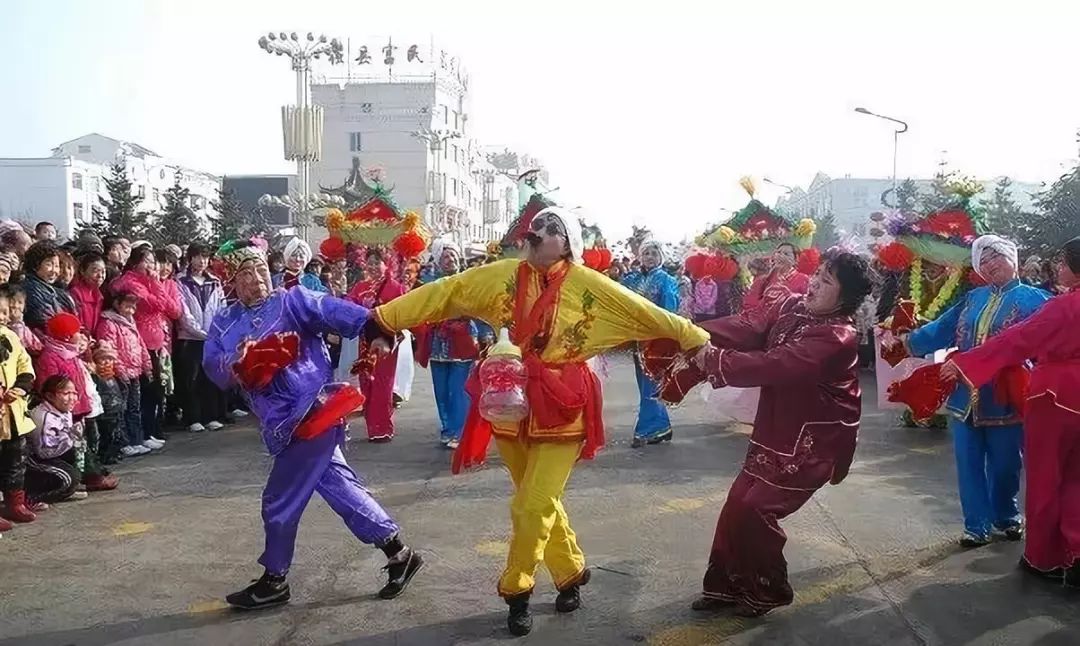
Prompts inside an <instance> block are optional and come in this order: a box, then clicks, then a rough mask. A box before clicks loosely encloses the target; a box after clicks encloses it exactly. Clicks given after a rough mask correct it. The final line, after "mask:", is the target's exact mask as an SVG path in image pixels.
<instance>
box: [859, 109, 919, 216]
mask: <svg viewBox="0 0 1080 646" xmlns="http://www.w3.org/2000/svg"><path fill="white" fill-rule="evenodd" d="M855 112H858V113H859V114H865V115H868V116H871V117H877V118H878V119H884V120H886V121H892V122H893V123H896V124H900V126H901V127H900V128H897V129H895V130H894V131H893V148H892V190H893V195H894V196H895V195H896V149H897V147H898V146H899V143H900V135H902V134H904V133H905V132H907V131H908V124H907V122H906V121H901V120H900V119H894V118H892V117H887V116H885V115H883V114H877V113H874V112H871V111H869V110H867V109H866V108H855Z"/></svg>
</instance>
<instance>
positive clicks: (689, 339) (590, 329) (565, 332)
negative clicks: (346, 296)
mask: <svg viewBox="0 0 1080 646" xmlns="http://www.w3.org/2000/svg"><path fill="white" fill-rule="evenodd" d="M522 262H525V261H523V260H502V261H499V262H495V263H491V264H489V265H484V266H482V267H476V268H474V269H470V270H468V271H466V272H463V273H460V274H455V275H453V276H447V277H445V278H441V279H439V280H437V281H435V282H433V283H430V284H428V285H424V286H423V287H420V288H418V289H415V290H413V291H411V292H409V293H408V294H406V295H404V296H401V297H399V298H396V299H394V300H393V301H391V302H389V303H387V304H385V305H380V306H379V307H377V308H376V309H375V317H376V320H377V321H378V322H379V324H380V325H381V326H382V327H383V328H384V329H386V330H387V331H388V332H397V331H400V330H404V329H407V328H412V327H416V326H419V325H423V324H426V323H437V322H439V321H445V320H448V319H454V318H459V317H470V318H477V319H480V320H483V321H485V322H486V323H488V324H489V325H491V326H492V327H493V328H495V329H496V330H498V329H499V328H502V327H505V328H512V327H513V317H514V305H515V303H514V299H515V298H516V295H517V275H518V266H519V264H520V263H522ZM552 270H554V268H553V269H552ZM552 270H549V271H552ZM531 276H532V283H533V284H531V285H529V287H528V290H527V292H526V293H527V299H528V302H527V303H526V311H529V308H531V306H532V304H533V302H535V300H536V298H537V297H538V296H539V294H540V290H541V285H540V279H541V275H540V272H538V271H537V272H533V273H532V274H531ZM556 308H557V309H556V314H555V324H554V326H553V330H552V333H551V339H550V340H549V341H548V343H547V346H546V347H545V348H544V350H543V352H542V354H541V355H540V359H541V360H542V361H543V362H544V363H545V364H547V365H548V366H555V365H557V364H566V363H578V362H583V361H586V360H587V359H589V358H591V357H594V356H596V355H598V354H600V353H602V352H604V351H606V350H610V349H612V348H615V347H618V346H620V345H623V344H625V343H628V342H632V341H648V340H652V339H674V340H675V341H677V342H678V343H679V345H680V346H681V347H682V349H683V350H691V349H693V348H696V347H698V346H701V345H702V344H704V343H706V342H708V340H709V334H708V333H707V332H705V331H704V330H702V329H701V328H699V327H697V326H696V325H694V324H693V323H691V322H690V321H688V320H686V319H685V318H682V317H680V316H678V315H676V314H672V313H671V312H668V311H666V310H664V309H662V308H660V307H657V306H656V305H653V304H652V303H651V302H649V301H648V300H647V299H645V298H643V297H642V296H640V295H638V294H635V293H634V292H631V291H630V290H628V289H626V288H625V287H623V286H622V285H620V284H619V283H617V282H615V281H613V280H611V279H610V278H608V277H607V276H605V275H603V274H600V273H598V272H596V271H593V270H592V269H588V268H586V267H583V266H581V265H576V264H575V265H571V267H570V268H569V270H568V272H567V275H566V279H565V281H564V282H563V284H562V288H561V290H560V294H559V298H558V302H557V305H556ZM552 369H557V368H555V367H552ZM494 431H495V434H496V435H500V436H504V437H506V436H511V437H517V436H518V435H519V431H520V429H518V428H517V427H513V428H511V427H505V428H504V427H501V426H496V427H495V429H494ZM524 432H525V434H526V436H527V437H528V438H529V439H537V440H545V439H547V440H573V439H580V437H581V436H582V434H583V424H582V421H581V419H580V417H579V418H578V419H577V420H576V421H575V422H572V423H570V424H568V425H567V426H565V427H561V428H555V429H538V428H536V425H535V424H533V423H530V424H528V427H527V428H526V429H525V431H524Z"/></svg>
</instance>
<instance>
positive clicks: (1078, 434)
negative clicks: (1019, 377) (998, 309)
mask: <svg viewBox="0 0 1080 646" xmlns="http://www.w3.org/2000/svg"><path fill="white" fill-rule="evenodd" d="M1064 252H1065V257H1064V260H1063V261H1062V262H1060V263H1059V264H1058V271H1057V276H1058V280H1059V281H1060V284H1062V285H1064V286H1065V287H1066V288H1068V289H1069V291H1068V292H1066V293H1065V294H1063V295H1061V296H1058V297H1056V298H1052V299H1050V301H1049V302H1047V303H1046V305H1044V306H1043V307H1042V309H1040V310H1039V311H1038V312H1037V313H1035V314H1033V315H1032V316H1031V317H1030V318H1028V319H1027V320H1025V321H1023V322H1021V323H1018V324H1016V325H1014V326H1013V327H1011V328H1009V329H1007V330H1004V331H1002V332H1000V333H998V334H995V335H994V336H993V337H991V338H989V339H987V340H986V341H985V342H984V343H982V344H981V345H979V346H977V347H975V348H973V349H971V350H968V351H966V352H962V353H960V354H955V355H953V356H952V357H950V359H949V360H948V361H947V362H946V363H945V365H944V366H943V367H942V370H941V375H942V377H943V378H945V379H955V378H957V377H959V378H960V383H961V384H963V387H965V388H972V389H974V388H980V392H981V387H983V386H985V385H986V384H989V383H990V382H991V381H992V380H994V379H995V376H997V377H998V378H1000V373H1001V371H1002V370H1006V369H1009V368H1010V367H1013V366H1018V365H1023V364H1025V363H1026V362H1027V360H1028V359H1035V368H1034V370H1033V371H1032V372H1031V381H1030V384H1029V386H1028V389H1027V399H1026V402H1025V406H1024V462H1025V463H1026V465H1025V466H1026V467H1027V468H1026V469H1025V472H1026V481H1027V485H1026V487H1025V501H1024V503H1025V504H1024V511H1025V512H1026V513H1027V538H1026V541H1025V543H1024V557H1023V559H1021V562H1020V565H1021V567H1024V568H1025V569H1027V570H1029V571H1031V572H1035V573H1038V574H1041V575H1043V576H1046V577H1048V578H1053V579H1057V580H1061V579H1062V577H1064V582H1065V585H1067V586H1070V587H1080V335H1078V334H1077V333H1076V321H1078V320H1080V238H1073V239H1072V240H1070V241H1069V242H1067V243H1065V248H1064ZM959 388H960V387H959V386H958V389H959Z"/></svg>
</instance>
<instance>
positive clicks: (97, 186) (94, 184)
mask: <svg viewBox="0 0 1080 646" xmlns="http://www.w3.org/2000/svg"><path fill="white" fill-rule="evenodd" d="M90 188H91V190H93V191H94V192H95V193H97V192H99V191H100V190H101V178H99V177H95V178H93V179H91V180H90Z"/></svg>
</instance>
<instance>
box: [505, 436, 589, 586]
mask: <svg viewBox="0 0 1080 646" xmlns="http://www.w3.org/2000/svg"><path fill="white" fill-rule="evenodd" d="M496 444H497V445H498V447H499V454H500V455H502V459H503V462H504V463H505V464H506V467H507V468H508V469H509V470H510V478H511V479H512V480H513V481H514V498H513V500H511V501H510V519H511V521H512V522H513V536H512V537H511V539H510V553H509V554H508V555H507V557H506V569H505V570H504V571H503V574H502V577H501V578H500V579H499V595H501V596H503V597H512V596H514V595H518V594H521V593H523V592H529V591H531V590H532V589H533V586H535V585H536V579H535V575H536V568H537V567H538V566H539V565H540V562H541V561H543V562H544V565H546V566H547V569H548V571H549V572H551V578H552V579H553V580H554V581H555V586H556V587H557V588H558V589H559V590H564V589H566V588H567V587H570V586H572V585H574V584H575V583H577V582H578V580H579V579H580V578H581V575H582V573H583V572H584V571H585V555H584V554H582V552H581V548H580V547H578V544H577V537H576V536H575V535H574V530H572V529H570V520H569V519H568V518H567V517H566V510H565V509H564V508H563V505H562V495H563V490H564V489H565V488H566V481H567V480H569V479H570V472H571V471H572V470H573V468H574V464H575V463H576V462H577V459H578V454H579V453H580V452H581V443H580V442H534V443H529V444H527V443H525V442H520V441H517V440H507V439H502V438H496Z"/></svg>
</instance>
